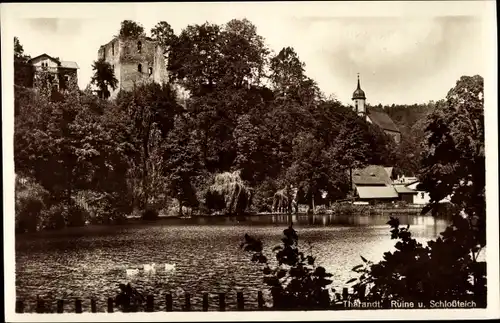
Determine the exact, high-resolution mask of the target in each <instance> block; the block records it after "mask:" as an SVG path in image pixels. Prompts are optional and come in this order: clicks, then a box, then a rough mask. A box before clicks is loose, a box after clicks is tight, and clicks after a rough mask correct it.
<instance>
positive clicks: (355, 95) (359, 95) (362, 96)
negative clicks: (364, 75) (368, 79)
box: [352, 73, 366, 100]
mask: <svg viewBox="0 0 500 323" xmlns="http://www.w3.org/2000/svg"><path fill="white" fill-rule="evenodd" d="M352 99H353V100H356V99H362V100H366V96H365V92H364V91H363V90H361V85H360V83H359V73H358V87H357V88H356V91H354V93H353V94H352Z"/></svg>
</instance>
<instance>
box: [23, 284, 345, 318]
mask: <svg viewBox="0 0 500 323" xmlns="http://www.w3.org/2000/svg"><path fill="white" fill-rule="evenodd" d="M323 292H324V293H323V300H322V302H321V303H322V305H321V306H320V308H318V309H323V310H335V309H348V308H346V307H345V306H344V305H345V304H344V301H348V300H349V299H350V296H351V295H349V293H348V289H347V288H344V289H343V290H342V294H340V293H335V295H334V297H333V299H331V297H330V295H329V293H328V291H327V290H324V291H323ZM145 299H146V301H145V306H143V308H144V311H145V312H154V311H155V298H154V296H153V295H147V296H146V298H145ZM128 301H130V299H129V300H128ZM163 302H164V304H165V309H166V311H167V312H173V311H174V307H173V304H174V303H173V298H172V294H166V295H165V298H164V300H163ZM273 304H275V302H274V301H273ZM25 305H26V303H25V302H24V301H23V300H17V301H16V313H25ZM64 305H65V301H64V300H57V305H56V311H55V312H56V313H64ZM115 305H116V302H115V298H114V297H109V298H108V299H107V307H106V308H105V309H106V312H107V313H113V312H117V311H121V312H132V310H127V307H128V306H121V307H122V309H123V310H121V309H120V306H115ZM209 305H210V304H209V294H208V293H203V301H202V306H201V311H204V312H206V311H208V310H209V309H210V310H212V311H219V312H224V311H226V310H230V311H231V310H236V311H244V310H253V311H255V310H258V311H265V310H272V309H273V307H267V306H266V303H265V300H264V295H263V293H262V292H261V291H259V292H258V293H257V308H255V306H253V308H251V307H247V306H246V305H245V297H244V294H243V292H237V293H236V308H235V309H234V308H233V309H231V308H227V306H226V294H225V293H218V304H212V306H211V307H210V306H209ZM214 305H215V306H214ZM193 310H198V311H199V310H200V309H194V308H193V306H192V305H191V295H190V294H189V293H185V294H184V303H183V304H182V306H181V310H180V311H182V312H189V311H193ZM73 311H74V313H83V306H82V300H81V299H75V300H74V305H73ZM156 311H158V310H156ZM90 312H91V313H98V312H102V311H99V309H98V306H97V300H96V299H95V298H92V299H90ZM35 313H53V311H52V309H51V306H47V303H46V302H45V300H43V299H41V298H37V300H36V308H35Z"/></svg>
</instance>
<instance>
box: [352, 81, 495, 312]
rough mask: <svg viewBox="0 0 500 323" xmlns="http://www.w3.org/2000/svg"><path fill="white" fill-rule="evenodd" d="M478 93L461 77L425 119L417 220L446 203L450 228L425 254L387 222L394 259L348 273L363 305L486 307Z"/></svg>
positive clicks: (475, 84)
mask: <svg viewBox="0 0 500 323" xmlns="http://www.w3.org/2000/svg"><path fill="white" fill-rule="evenodd" d="M483 86H484V85H483V79H482V77H480V76H473V77H465V76H464V77H462V78H461V79H460V80H459V81H458V82H457V84H456V86H455V87H454V88H452V89H451V90H450V91H449V93H448V95H447V98H446V101H444V102H442V104H440V105H438V107H437V108H436V109H435V110H434V111H433V112H432V113H431V114H430V115H429V116H428V117H427V122H426V128H425V135H426V136H425V138H426V145H425V146H424V147H423V152H422V167H421V170H420V178H421V180H422V188H423V189H425V190H427V191H428V192H429V193H430V196H431V201H430V204H429V205H428V206H427V208H426V209H424V212H426V211H427V209H432V210H433V211H436V209H437V207H438V206H439V203H438V202H439V201H440V200H442V199H443V198H445V197H447V196H451V202H452V205H453V206H454V207H455V212H454V216H453V218H452V221H451V224H450V226H449V227H447V228H446V230H445V231H444V232H443V233H441V235H440V237H439V238H438V239H436V240H435V241H430V242H428V245H427V246H426V247H424V246H423V245H422V244H421V243H418V242H417V241H416V240H415V239H414V238H412V236H411V233H410V231H409V227H406V228H400V224H399V220H398V219H396V218H391V220H390V221H389V222H388V224H389V225H390V226H391V228H392V231H391V233H392V238H393V239H398V240H399V241H398V242H397V243H396V251H394V252H386V253H385V254H384V259H383V260H382V261H381V262H379V263H377V264H373V263H370V262H367V261H365V264H364V265H359V266H356V267H355V268H353V270H354V271H356V272H359V273H361V276H360V277H359V280H358V281H357V282H356V284H355V285H354V287H355V289H357V290H359V288H358V287H360V286H363V287H364V288H363V289H361V290H363V291H364V290H365V288H366V287H368V294H367V295H366V296H367V297H369V298H371V299H373V300H381V299H396V300H405V301H420V302H422V304H423V305H424V306H428V302H429V301H430V300H432V299H434V300H450V301H451V300H474V301H475V302H477V303H476V305H478V306H486V262H485V261H482V260H481V259H480V257H479V254H480V252H481V251H482V250H483V249H484V247H485V246H486V209H485V207H486V200H485V195H484V194H485V154H484V112H483V109H484V101H483ZM359 296H365V295H359Z"/></svg>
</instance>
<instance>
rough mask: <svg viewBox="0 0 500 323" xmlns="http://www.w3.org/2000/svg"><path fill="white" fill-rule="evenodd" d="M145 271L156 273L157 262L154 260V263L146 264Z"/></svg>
mask: <svg viewBox="0 0 500 323" xmlns="http://www.w3.org/2000/svg"><path fill="white" fill-rule="evenodd" d="M144 273H148V274H154V273H156V264H155V263H154V262H153V263H152V264H145V265H144Z"/></svg>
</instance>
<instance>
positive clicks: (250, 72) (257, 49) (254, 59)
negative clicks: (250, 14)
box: [220, 19, 269, 87]
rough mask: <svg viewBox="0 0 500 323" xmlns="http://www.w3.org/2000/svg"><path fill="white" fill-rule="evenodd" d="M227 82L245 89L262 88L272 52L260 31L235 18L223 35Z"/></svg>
mask: <svg viewBox="0 0 500 323" xmlns="http://www.w3.org/2000/svg"><path fill="white" fill-rule="evenodd" d="M220 38H221V42H222V45H221V53H222V56H223V57H224V60H223V61H222V66H221V68H222V69H223V71H224V76H223V82H224V83H225V84H228V85H232V86H236V87H241V86H250V85H259V84H260V81H261V78H262V76H263V74H264V68H265V64H266V62H267V55H268V54H269V50H268V49H267V47H266V46H265V44H264V39H263V38H262V37H261V36H260V35H258V34H257V28H256V27H255V25H253V24H252V23H251V22H250V21H248V20H247V19H243V20H238V19H233V20H231V21H229V22H228V23H227V24H226V25H225V26H223V29H222V32H221V34H220Z"/></svg>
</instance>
